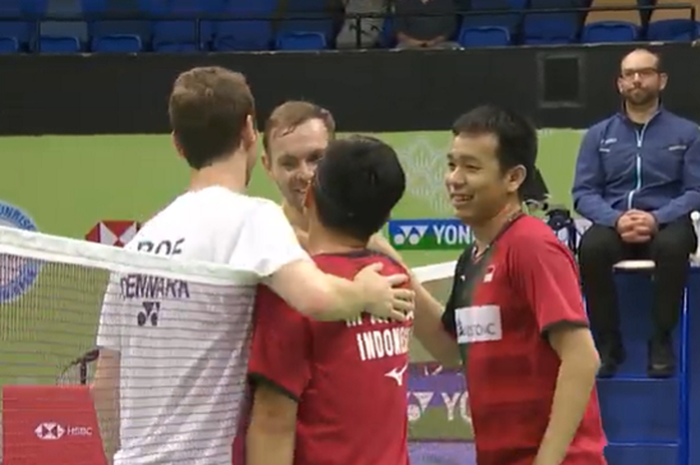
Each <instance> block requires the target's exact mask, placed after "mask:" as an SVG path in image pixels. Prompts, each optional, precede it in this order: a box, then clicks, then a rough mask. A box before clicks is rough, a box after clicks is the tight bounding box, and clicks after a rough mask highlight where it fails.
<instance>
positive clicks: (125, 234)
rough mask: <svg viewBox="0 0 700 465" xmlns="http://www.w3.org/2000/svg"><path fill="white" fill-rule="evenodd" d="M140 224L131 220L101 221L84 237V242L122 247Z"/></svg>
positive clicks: (134, 233) (131, 237)
mask: <svg viewBox="0 0 700 465" xmlns="http://www.w3.org/2000/svg"><path fill="white" fill-rule="evenodd" d="M139 228H140V224H139V223H138V222H136V221H131V220H103V221H100V222H99V223H97V224H96V225H95V226H93V228H92V229H91V230H90V231H89V232H88V233H87V234H86V235H85V240H88V241H90V242H97V243H99V244H105V245H113V246H116V247H124V246H125V245H126V244H128V243H129V241H131V239H133V238H134V236H135V235H136V232H137V231H138V230H139Z"/></svg>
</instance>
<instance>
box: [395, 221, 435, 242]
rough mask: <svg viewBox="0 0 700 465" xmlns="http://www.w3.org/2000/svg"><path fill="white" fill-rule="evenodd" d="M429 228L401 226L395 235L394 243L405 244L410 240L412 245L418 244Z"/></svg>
mask: <svg viewBox="0 0 700 465" xmlns="http://www.w3.org/2000/svg"><path fill="white" fill-rule="evenodd" d="M427 230H428V227H427V226H399V233H398V234H395V235H394V237H393V239H394V243H396V244H397V245H403V244H405V243H406V241H408V243H409V244H411V245H417V244H418V243H419V242H420V240H421V239H423V236H425V232H426V231H427Z"/></svg>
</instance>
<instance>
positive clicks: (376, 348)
mask: <svg viewBox="0 0 700 465" xmlns="http://www.w3.org/2000/svg"><path fill="white" fill-rule="evenodd" d="M409 319H413V314H411V315H409ZM345 323H346V325H347V326H348V328H355V327H362V328H363V329H364V327H367V326H370V327H371V326H375V325H387V324H390V323H393V322H392V321H390V320H385V319H382V318H377V317H375V316H371V315H370V316H367V315H361V316H358V317H357V318H355V319H352V320H346V322H345ZM411 332H412V327H411V326H408V325H407V326H404V325H402V324H400V323H395V325H393V326H391V327H384V328H382V329H367V330H362V331H360V332H358V333H357V334H356V335H355V338H356V340H357V350H358V353H359V355H360V360H362V361H366V360H374V359H378V358H384V357H393V356H395V355H404V354H407V353H408V347H409V342H410V340H411Z"/></svg>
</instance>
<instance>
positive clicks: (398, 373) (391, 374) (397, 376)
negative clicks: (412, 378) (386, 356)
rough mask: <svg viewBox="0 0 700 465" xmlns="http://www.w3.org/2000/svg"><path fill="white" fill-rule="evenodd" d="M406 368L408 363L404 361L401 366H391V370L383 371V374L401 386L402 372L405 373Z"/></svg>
mask: <svg viewBox="0 0 700 465" xmlns="http://www.w3.org/2000/svg"><path fill="white" fill-rule="evenodd" d="M407 369H408V363H406V364H405V365H404V366H402V367H401V368H392V369H391V371H388V372H386V373H384V376H386V377H387V378H391V379H393V380H394V381H396V384H398V385H399V386H403V375H404V373H406V370H407Z"/></svg>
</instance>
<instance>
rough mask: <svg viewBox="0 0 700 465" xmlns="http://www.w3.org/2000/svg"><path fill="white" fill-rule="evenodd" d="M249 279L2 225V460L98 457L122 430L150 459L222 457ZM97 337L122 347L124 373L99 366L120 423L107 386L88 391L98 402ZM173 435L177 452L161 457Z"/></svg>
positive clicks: (239, 389)
mask: <svg viewBox="0 0 700 465" xmlns="http://www.w3.org/2000/svg"><path fill="white" fill-rule="evenodd" d="M232 283H237V284H235V285H234V284H232ZM254 283H255V281H254V279H253V276H252V274H250V273H246V272H244V271H240V270H235V269H232V268H230V267H226V266H218V265H214V264H207V263H197V262H190V261H184V260H173V259H168V258H167V257H161V256H154V255H147V254H143V253H138V252H132V251H127V250H124V249H119V248H115V247H109V246H104V245H101V244H95V243H89V242H85V241H77V240H71V239H66V238H61V237H55V236H49V235H44V234H38V233H34V232H27V231H21V230H18V229H13V228H5V227H0V386H1V387H2V389H1V390H0V391H1V393H2V394H1V395H2V399H0V400H1V402H2V403H1V405H2V411H1V412H0V418H2V432H3V441H2V447H1V448H0V449H1V450H2V456H1V457H2V461H3V463H4V465H14V464H19V463H21V464H23V465H24V464H26V465H35V464H36V465H39V464H45V463H61V464H62V465H101V464H102V463H104V456H105V454H104V453H103V448H104V449H106V450H105V452H107V453H108V454H109V453H110V451H113V450H114V449H116V447H117V445H118V442H119V441H121V444H122V445H124V444H125V443H128V444H131V445H132V447H131V449H132V450H138V451H139V454H140V455H141V456H142V457H143V456H148V455H154V456H156V457H157V460H154V461H155V462H157V463H179V462H183V463H184V462H186V463H197V462H196V460H195V459H206V458H208V459H209V461H208V462H207V463H222V464H226V465H230V464H231V453H232V452H231V437H233V435H234V433H235V430H236V426H237V423H236V422H237V417H238V413H239V412H238V406H240V405H241V404H242V402H241V401H242V398H243V395H244V390H245V378H246V377H245V370H246V365H245V363H244V362H243V361H240V360H244V359H245V352H246V350H247V346H248V341H249V337H250V329H251V328H250V321H249V320H250V318H249V314H250V307H251V306H252V304H253V298H254V291H255V287H254ZM237 309H238V310H237ZM101 315H102V316H101ZM98 330H99V332H100V338H101V339H100V340H98V336H97V335H98ZM100 341H102V342H100ZM98 345H99V346H103V345H105V346H106V347H107V348H110V347H115V348H118V347H119V346H120V345H121V347H122V355H121V370H120V371H115V370H111V371H107V372H105V373H106V374H107V376H114V379H112V380H108V381H112V382H113V383H118V382H119V380H118V379H117V378H121V380H120V381H121V386H122V392H121V402H122V405H123V406H124V407H127V409H126V411H128V412H130V413H129V414H128V415H129V416H128V417H122V418H121V419H120V423H121V434H119V433H118V432H117V431H115V430H114V425H115V424H116V421H115V420H114V415H111V416H110V415H109V413H110V411H112V410H113V411H114V412H116V411H118V408H117V407H114V409H112V408H111V406H113V402H112V400H113V399H111V398H110V397H109V395H108V394H109V390H108V389H105V391H106V393H105V394H100V393H97V392H94V391H93V392H92V394H94V395H95V396H96V397H97V398H99V399H101V401H100V403H99V404H98V403H97V401H96V403H95V405H96V406H97V412H96V410H95V408H93V402H92V399H91V393H90V391H89V390H88V386H89V384H90V383H91V382H92V380H93V379H92V378H93V376H94V372H95V366H96V361H97V360H98V356H99V357H102V356H103V355H105V350H104V349H100V350H99V351H98V350H97V349H96V347H97V346H98ZM107 354H108V353H107ZM107 359H108V357H106V358H105V360H107ZM104 385H105V384H104V383H103V384H101V386H104ZM107 385H109V383H107ZM105 399H107V400H106V401H105ZM100 406H102V407H104V408H103V410H105V411H100V408H101V407H100ZM106 406H109V408H108V407H106ZM98 422H101V423H102V424H101V426H102V428H99V427H98ZM100 431H101V432H102V433H103V434H100ZM105 431H106V432H107V434H105ZM175 441H177V442H180V443H184V444H186V447H184V449H186V450H187V452H186V453H185V454H184V456H183V454H182V453H181V454H180V455H179V456H177V457H176V456H168V453H169V450H170V449H171V448H169V447H167V445H168V444H172V443H173V442H175ZM179 449H183V448H182V447H180V448H179ZM139 458H140V457H124V458H123V460H121V463H139V460H138V459H139ZM190 459H191V460H190Z"/></svg>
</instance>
